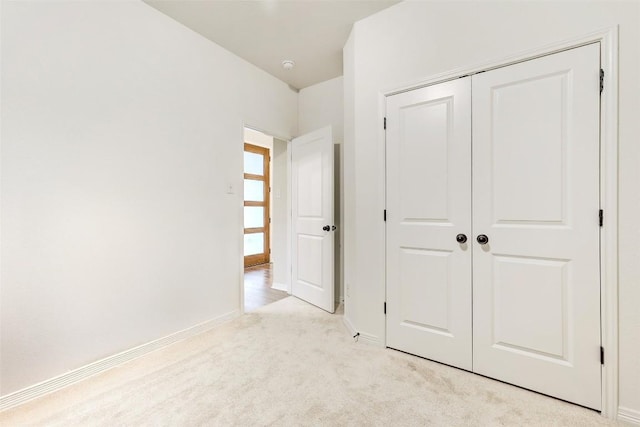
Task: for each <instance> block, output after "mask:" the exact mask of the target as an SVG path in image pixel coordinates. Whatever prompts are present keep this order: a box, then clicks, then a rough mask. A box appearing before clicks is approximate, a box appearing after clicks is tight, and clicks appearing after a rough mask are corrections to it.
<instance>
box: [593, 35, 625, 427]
mask: <svg viewBox="0 0 640 427" xmlns="http://www.w3.org/2000/svg"><path fill="white" fill-rule="evenodd" d="M595 36H597V37H598V40H599V41H600V66H601V67H602V69H603V70H604V90H603V92H602V95H601V103H600V105H601V110H600V150H601V151H600V203H601V205H600V206H601V207H602V209H604V224H603V227H602V229H601V235H600V236H601V237H600V239H601V240H600V242H601V243H600V257H601V259H600V265H601V269H600V283H601V291H600V295H601V299H600V300H601V302H600V304H601V320H600V322H601V327H600V328H601V331H602V346H603V347H604V349H605V359H604V360H605V364H604V366H603V369H602V415H603V416H605V417H607V418H611V419H615V418H616V416H617V413H618V381H619V377H618V27H617V26H615V27H611V28H609V29H608V30H607V31H603V32H602V33H601V34H600V35H599V36H598V35H594V37H595Z"/></svg>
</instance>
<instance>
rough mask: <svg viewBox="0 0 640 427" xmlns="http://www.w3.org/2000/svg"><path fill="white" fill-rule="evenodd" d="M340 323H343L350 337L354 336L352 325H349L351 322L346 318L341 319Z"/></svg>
mask: <svg viewBox="0 0 640 427" xmlns="http://www.w3.org/2000/svg"><path fill="white" fill-rule="evenodd" d="M342 323H344V326H345V327H346V328H347V330H348V331H349V333H350V334H351V336H354V335H355V334H356V332H357V331H356V328H354V327H353V324H351V321H350V320H349V319H348V318H347V316H343V317H342Z"/></svg>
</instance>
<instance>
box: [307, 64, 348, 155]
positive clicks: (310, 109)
mask: <svg viewBox="0 0 640 427" xmlns="http://www.w3.org/2000/svg"><path fill="white" fill-rule="evenodd" d="M342 85H343V78H342V76H340V77H336V78H335V79H331V80H327V81H325V82H322V83H318V84H315V85H313V86H308V87H306V88H304V89H302V90H300V94H299V98H298V131H299V133H300V134H301V135H302V134H305V133H308V132H312V131H314V130H318V129H320V128H322V127H324V126H327V125H331V126H332V129H333V139H334V143H336V144H342V141H343V139H344V136H343V135H344V125H343V123H344V106H343V93H344V91H343V87H342Z"/></svg>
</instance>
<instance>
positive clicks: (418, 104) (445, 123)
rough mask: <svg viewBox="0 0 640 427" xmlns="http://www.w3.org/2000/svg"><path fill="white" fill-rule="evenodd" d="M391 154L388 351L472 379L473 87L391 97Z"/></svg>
mask: <svg viewBox="0 0 640 427" xmlns="http://www.w3.org/2000/svg"><path fill="white" fill-rule="evenodd" d="M386 147H387V148H386V150H387V284H388V286H387V346H388V347H392V348H395V349H398V350H402V351H406V352H409V353H413V354H417V355H419V356H422V357H426V358H429V359H432V360H437V361H439V362H443V363H446V364H449V365H453V366H457V367H459V368H463V369H468V370H471V361H472V355H471V343H472V340H471V335H472V334H471V256H470V246H469V243H470V241H469V242H466V243H458V241H457V239H456V238H457V236H458V235H461V236H465V238H466V237H468V238H469V239H471V78H469V77H467V78H463V79H457V80H454V81H451V82H447V83H443V84H439V85H435V86H430V87H426V88H423V89H418V90H414V91H411V92H406V93H402V94H399V95H394V96H391V97H389V98H388V99H387V140H386ZM460 239H461V240H463V239H462V237H460Z"/></svg>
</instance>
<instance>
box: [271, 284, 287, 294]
mask: <svg viewBox="0 0 640 427" xmlns="http://www.w3.org/2000/svg"><path fill="white" fill-rule="evenodd" d="M271 289H276V290H278V291H285V292H289V288H288V287H287V285H286V284H284V283H278V282H273V283H272V284H271Z"/></svg>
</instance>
